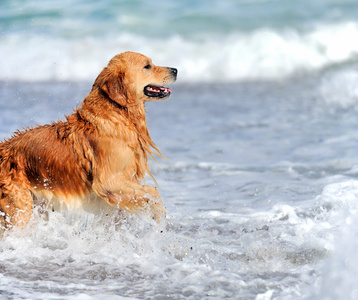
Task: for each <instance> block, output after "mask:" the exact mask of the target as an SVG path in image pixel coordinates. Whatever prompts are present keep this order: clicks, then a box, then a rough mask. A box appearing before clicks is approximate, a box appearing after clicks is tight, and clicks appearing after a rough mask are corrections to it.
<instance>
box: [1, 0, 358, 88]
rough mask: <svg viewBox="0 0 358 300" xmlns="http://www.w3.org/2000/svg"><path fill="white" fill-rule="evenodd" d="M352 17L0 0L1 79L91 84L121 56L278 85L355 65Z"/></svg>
mask: <svg viewBox="0 0 358 300" xmlns="http://www.w3.org/2000/svg"><path fill="white" fill-rule="evenodd" d="M357 15H358V3H357V1H355V0H346V1H333V0H330V1H322V0H321V1H309V0H306V1H285V0H275V1H274V0H272V1H255V0H252V1H249V0H248V1H233V0H230V1H213V0H211V1H173V0H172V1H156V2H155V3H149V2H146V1H114V0H112V1H109V0H106V1H100V2H99V1H76V4H75V5H74V4H73V3H72V1H55V2H53V1H45V2H42V3H41V5H39V4H38V2H37V1H34V0H30V1H2V2H1V3H0V36H1V39H0V55H1V56H2V57H6V60H3V61H1V62H0V69H1V73H0V79H2V80H7V79H9V80H26V81H39V80H41V81H44V80H45V81H48V80H91V78H93V77H94V76H95V75H96V74H97V73H98V71H99V70H100V68H101V67H102V66H103V65H104V64H105V63H106V62H107V61H108V60H109V59H110V58H111V57H112V56H113V55H114V54H116V53H119V52H123V51H125V50H133V51H137V52H141V53H144V54H147V55H148V56H151V57H153V58H154V61H156V62H157V63H158V64H170V63H171V64H175V65H176V66H177V67H178V68H179V69H180V70H181V74H182V75H183V76H182V78H181V80H183V81H209V82H210V81H211V82H213V81H242V80H257V79H274V80H276V79H282V78H286V77H290V76H296V75H297V74H298V75H302V74H307V73H310V72H316V71H321V70H323V69H326V68H329V67H332V66H333V67H334V66H337V65H341V64H344V63H347V62H352V61H355V62H356V61H357V59H358V58H357V57H358V43H357V42H356V41H357V40H358V21H357ZM20 70H21V72H20Z"/></svg>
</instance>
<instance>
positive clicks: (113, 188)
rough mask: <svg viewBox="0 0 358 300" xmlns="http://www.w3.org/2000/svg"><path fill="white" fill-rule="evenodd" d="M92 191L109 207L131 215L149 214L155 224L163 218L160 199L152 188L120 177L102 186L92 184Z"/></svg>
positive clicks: (163, 210)
mask: <svg viewBox="0 0 358 300" xmlns="http://www.w3.org/2000/svg"><path fill="white" fill-rule="evenodd" d="M93 190H94V192H95V193H96V194H97V195H98V196H100V197H101V198H103V199H104V200H105V201H106V202H107V203H108V204H109V205H112V206H116V207H118V208H121V209H124V210H127V211H129V212H131V213H136V214H137V213H140V212H145V213H149V214H151V215H152V217H153V218H154V219H155V220H156V221H157V222H159V221H160V220H161V219H163V218H165V209H164V207H163V204H162V199H161V197H160V194H159V192H158V190H157V189H156V188H154V187H151V186H146V185H141V184H139V183H137V182H134V181H130V180H125V179H124V178H123V177H122V176H114V177H112V178H111V179H110V180H107V181H106V182H105V183H104V184H103V183H99V182H94V184H93Z"/></svg>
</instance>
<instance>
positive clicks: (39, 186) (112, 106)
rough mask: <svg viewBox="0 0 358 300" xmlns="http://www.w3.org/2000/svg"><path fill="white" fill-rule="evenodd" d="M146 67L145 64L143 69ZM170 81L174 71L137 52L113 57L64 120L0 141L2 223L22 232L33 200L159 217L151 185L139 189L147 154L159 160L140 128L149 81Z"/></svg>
mask: <svg viewBox="0 0 358 300" xmlns="http://www.w3.org/2000/svg"><path fill="white" fill-rule="evenodd" d="M148 66H149V67H148ZM175 80H176V69H172V68H167V67H158V66H155V65H153V64H152V62H151V60H150V59H149V58H148V57H146V56H144V55H141V54H139V53H134V52H125V53H122V54H119V55H116V56H115V57H113V58H112V60H111V61H110V62H109V64H108V66H107V67H106V68H104V69H103V71H102V72H101V73H100V75H99V76H98V77H97V79H96V80H95V82H94V84H93V87H92V90H91V92H90V93H89V94H88V95H87V97H86V98H85V99H84V101H83V102H82V104H81V106H80V107H78V108H77V109H76V110H75V111H74V113H73V114H71V115H70V116H67V117H66V121H63V122H62V121H59V122H56V123H53V124H51V125H45V126H38V127H35V128H33V129H29V130H25V131H19V132H17V133H15V135H14V136H13V137H12V138H11V139H8V140H6V141H4V142H3V143H1V144H0V214H1V215H2V216H0V222H1V223H2V225H3V226H5V227H7V228H8V227H12V226H19V227H23V226H24V225H25V224H26V223H27V222H28V221H29V220H30V218H31V214H32V209H33V206H34V200H35V199H36V198H44V199H46V200H48V201H51V200H54V199H59V200H61V201H64V202H65V203H66V204H67V205H68V206H70V207H71V206H76V205H78V204H81V203H83V202H84V201H85V200H86V199H88V197H93V195H94V196H95V197H97V198H100V199H98V201H100V200H101V199H103V200H104V201H105V202H107V203H108V204H109V205H112V206H116V207H118V208H120V209H124V210H127V211H129V212H132V213H137V212H140V211H146V212H148V211H149V212H150V213H151V214H152V216H153V217H154V218H155V219H157V220H159V219H160V218H161V217H164V216H165V212H164V208H163V206H162V201H161V198H160V195H159V193H158V191H157V189H156V188H154V187H150V186H146V185H142V184H141V180H142V179H143V178H144V176H145V174H147V173H148V174H150V171H149V167H148V164H147V161H148V155H150V156H152V154H158V155H160V152H159V150H158V148H157V147H156V145H155V144H154V143H153V141H152V139H151V137H150V135H149V132H148V128H147V125H146V118H145V109H144V102H145V101H151V100H159V99H158V98H149V97H147V96H146V95H145V94H144V92H143V90H144V87H145V86H146V85H148V84H151V85H154V86H162V85H165V84H169V83H172V82H174V81H175Z"/></svg>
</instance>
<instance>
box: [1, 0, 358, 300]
mask: <svg viewBox="0 0 358 300" xmlns="http://www.w3.org/2000/svg"><path fill="white" fill-rule="evenodd" d="M357 16H358V2H357V1H355V0H340V1H338V0H326V1H324V0H316V1H308V0H302V1H284V0H236V1H235V0H228V1H214V0H208V1H173V0H168V1H164V0H163V1H162V0H160V1H156V2H153V3H150V2H148V1H137V0H134V1H115V0H104V1H76V2H73V1H68V0H64V1H47V0H46V1H41V2H38V1H33V0H28V1H24V0H21V1H20V0H12V1H10V0H2V1H1V2H0V110H1V113H0V137H1V138H6V137H9V136H10V135H11V132H13V131H15V130H17V129H21V128H23V127H26V126H33V125H35V124H44V123H48V122H51V121H52V120H57V119H63V115H64V114H69V113H71V111H72V109H73V108H74V107H75V106H76V105H78V104H79V103H80V102H81V101H82V100H83V98H84V97H85V95H86V94H87V93H88V92H89V91H90V88H91V85H92V83H93V81H94V79H95V78H96V76H97V75H98V73H99V72H100V71H101V70H102V68H103V67H104V66H105V65H106V64H107V62H108V60H109V59H110V58H111V57H112V56H114V55H115V54H117V53H120V52H123V51H127V50H131V51H137V52H141V53H143V54H146V55H148V56H150V57H151V58H152V59H153V62H154V63H155V64H158V65H167V66H171V67H176V68H178V70H179V76H178V81H177V83H176V84H174V85H173V86H172V87H171V88H172V90H173V95H172V96H171V98H170V99H168V100H167V101H165V102H158V103H149V104H148V105H147V106H146V108H147V120H148V126H149V130H150V132H151V135H152V138H153V140H154V141H155V142H156V144H157V145H158V146H159V147H160V149H161V152H162V153H163V155H164V156H166V157H168V158H169V159H170V161H164V160H160V161H159V164H156V163H154V162H153V163H152V164H151V168H152V170H153V173H154V175H155V177H156V179H157V180H158V182H159V185H160V191H161V194H162V196H163V201H164V203H165V206H166V209H167V217H168V219H167V221H166V222H165V223H163V224H161V225H155V224H152V223H151V222H150V221H148V220H142V219H141V218H135V217H131V216H125V218H124V219H123V220H122V221H121V222H120V223H116V222H115V220H116V218H115V215H113V216H112V215H109V216H107V215H106V214H101V215H95V214H93V213H91V212H88V211H78V212H70V211H64V212H50V218H49V221H46V220H43V218H42V217H41V215H39V214H38V213H35V215H34V217H33V219H32V221H31V224H30V226H29V227H28V228H26V229H25V230H23V231H16V230H15V231H13V232H9V233H6V234H5V236H4V238H3V239H2V240H1V241H0V299H98V298H105V299H124V298H125V299H127V298H135V299H184V298H185V299H220V298H229V299H256V300H266V299H311V300H312V299H315V300H316V299H317V300H318V299H319V300H321V299H358V293H357V290H358V283H357V280H356V278H357V274H358V268H357V266H356V262H357V261H358V256H357V253H358V248H357V246H358V245H357V243H356V242H355V241H356V240H357V238H358V229H357V223H358V215H357V211H358V205H357V200H358V199H357V198H358V180H357V175H358V134H357V125H358V118H357V111H358V87H357V86H358V84H357V83H358V69H357V67H358V19H357ZM148 181H149V184H150V180H148ZM113 214H115V213H114V212H113Z"/></svg>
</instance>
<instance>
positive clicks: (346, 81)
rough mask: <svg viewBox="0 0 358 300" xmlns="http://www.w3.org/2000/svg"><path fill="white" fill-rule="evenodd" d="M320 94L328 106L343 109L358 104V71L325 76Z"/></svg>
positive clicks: (345, 71)
mask: <svg viewBox="0 0 358 300" xmlns="http://www.w3.org/2000/svg"><path fill="white" fill-rule="evenodd" d="M320 93H321V95H322V98H323V100H324V101H325V102H326V103H327V104H333V105H338V106H341V107H343V108H347V107H351V106H354V105H355V104H358V71H356V70H344V71H339V72H334V73H333V74H329V75H327V76H325V77H324V78H323V79H322V82H321V85H320Z"/></svg>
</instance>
